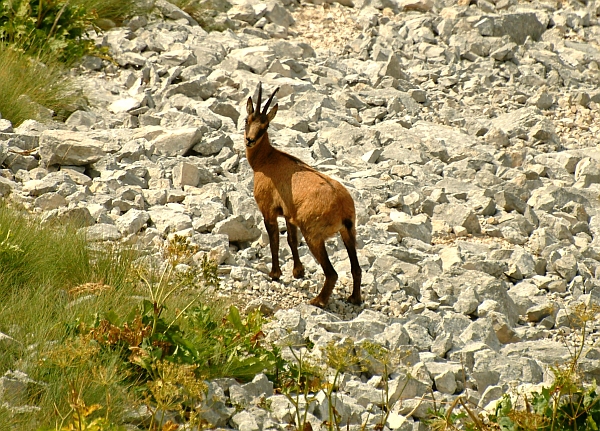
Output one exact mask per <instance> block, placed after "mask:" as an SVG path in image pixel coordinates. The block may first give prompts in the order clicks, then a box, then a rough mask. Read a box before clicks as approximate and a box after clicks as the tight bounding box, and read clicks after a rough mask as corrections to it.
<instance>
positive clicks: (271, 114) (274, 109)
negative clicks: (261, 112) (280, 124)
mask: <svg viewBox="0 0 600 431" xmlns="http://www.w3.org/2000/svg"><path fill="white" fill-rule="evenodd" d="M278 108H279V103H276V104H275V106H273V107H272V108H271V110H270V111H269V113H268V114H267V119H268V120H269V123H270V122H271V121H272V120H273V118H275V114H277V109H278Z"/></svg>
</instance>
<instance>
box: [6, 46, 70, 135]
mask: <svg viewBox="0 0 600 431" xmlns="http://www.w3.org/2000/svg"><path fill="white" fill-rule="evenodd" d="M64 74H65V70H64V68H63V67H62V66H61V65H60V64H59V63H57V62H56V61H53V60H51V59H46V61H40V60H38V59H36V58H33V57H30V56H26V55H24V54H23V53H22V52H19V51H17V50H15V49H13V48H11V47H10V46H9V45H6V44H0V114H2V118H5V119H8V120H10V121H11V122H12V123H13V124H15V125H19V124H20V123H22V122H23V121H25V120H27V119H30V118H31V119H38V120H39V119H43V116H44V115H43V114H44V111H46V110H47V109H49V110H51V111H53V112H54V113H55V115H56V117H57V119H63V118H66V116H67V115H68V114H69V113H70V111H72V110H74V106H75V103H76V102H77V99H78V94H77V93H76V92H75V91H74V90H73V86H72V85H71V84H70V83H69V81H68V80H66V79H65V77H64Z"/></svg>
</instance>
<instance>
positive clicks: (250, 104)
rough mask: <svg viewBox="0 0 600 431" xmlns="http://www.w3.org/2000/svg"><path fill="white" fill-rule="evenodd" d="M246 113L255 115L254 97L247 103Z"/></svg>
mask: <svg viewBox="0 0 600 431" xmlns="http://www.w3.org/2000/svg"><path fill="white" fill-rule="evenodd" d="M246 112H247V113H248V115H250V114H252V113H254V106H253V105H252V97H248V102H246Z"/></svg>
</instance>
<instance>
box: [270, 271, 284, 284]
mask: <svg viewBox="0 0 600 431" xmlns="http://www.w3.org/2000/svg"><path fill="white" fill-rule="evenodd" d="M269 277H271V280H273V281H279V278H280V277H281V270H280V269H278V270H277V271H275V270H272V271H271V272H269Z"/></svg>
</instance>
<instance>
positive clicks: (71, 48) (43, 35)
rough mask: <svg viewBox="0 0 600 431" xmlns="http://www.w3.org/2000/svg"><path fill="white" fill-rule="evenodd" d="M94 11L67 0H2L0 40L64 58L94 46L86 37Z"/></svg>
mask: <svg viewBox="0 0 600 431" xmlns="http://www.w3.org/2000/svg"><path fill="white" fill-rule="evenodd" d="M94 17H95V16H94V13H93V11H91V10H88V9H86V8H85V7H84V5H83V4H82V3H81V2H73V3H70V2H69V1H68V0H1V1H0V42H3V43H8V44H10V45H12V46H16V47H18V48H19V49H21V50H23V52H28V53H40V52H51V53H52V54H53V55H55V56H56V57H57V58H59V59H60V60H62V61H65V62H72V61H74V60H76V59H78V58H81V56H83V55H84V54H86V53H87V52H89V51H90V50H91V49H92V47H93V42H92V41H90V40H89V39H87V37H86V36H87V31H88V30H89V29H90V28H91V25H92V23H93V20H94Z"/></svg>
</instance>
